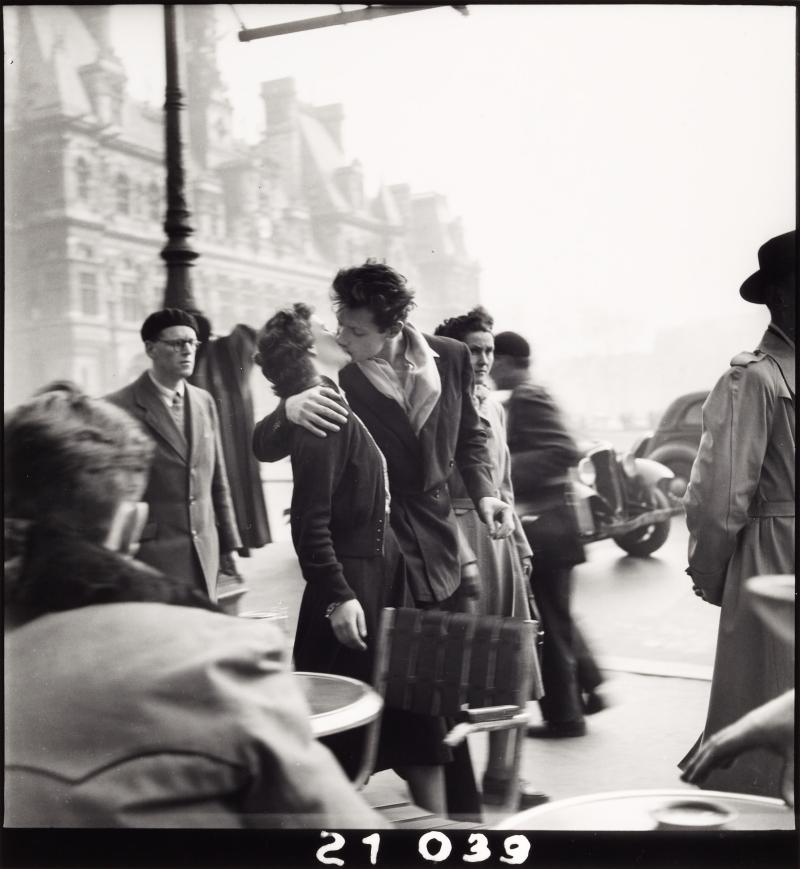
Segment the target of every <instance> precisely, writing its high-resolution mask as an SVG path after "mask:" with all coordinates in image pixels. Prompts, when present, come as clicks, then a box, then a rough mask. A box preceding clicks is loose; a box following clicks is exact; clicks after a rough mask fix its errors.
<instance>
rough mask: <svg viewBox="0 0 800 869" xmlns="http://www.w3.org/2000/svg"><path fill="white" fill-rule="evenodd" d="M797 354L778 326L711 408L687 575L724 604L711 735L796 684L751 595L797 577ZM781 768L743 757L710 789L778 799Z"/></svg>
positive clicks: (738, 363)
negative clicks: (759, 586)
mask: <svg viewBox="0 0 800 869" xmlns="http://www.w3.org/2000/svg"><path fill="white" fill-rule="evenodd" d="M794 463H795V351H794V343H793V342H792V341H790V340H789V339H788V338H787V337H786V336H785V335H784V334H783V333H782V332H781V331H780V330H778V329H776V328H775V327H774V326H772V325H771V326H770V328H769V329H768V330H767V332H766V333H765V335H764V337H763V338H762V340H761V343H760V344H759V346H758V348H757V349H756V351H755V352H754V353H740V354H738V355H737V356H736V357H734V358H733V359H732V360H731V368H730V369H729V370H728V371H727V372H726V373H725V374H724V375H723V376H722V377H721V378H720V380H719V382H718V383H717V385H716V386H715V387H714V389H713V390H712V391H711V394H710V395H709V397H708V399H707V400H706V402H705V404H704V405H703V436H702V440H701V442H700V449H699V452H698V454H697V459H696V460H695V463H694V466H693V468H692V474H691V479H690V482H689V488H688V490H687V493H686V497H685V507H686V524H687V525H688V527H689V535H690V536H689V568H688V571H687V572H688V573H689V575H690V576H691V577H692V579H693V581H694V583H695V585H696V586H698V587H699V588H700V589H701V590H702V591H703V593H704V597H705V599H706V600H707V601H709V602H710V603H713V604H717V605H720V606H721V607H722V612H721V615H720V624H719V636H718V639H717V653H716V660H715V664H714V677H713V681H712V686H711V698H710V703H709V710H708V718H707V720H706V726H705V731H704V736H710V735H711V734H713V733H715V732H716V731H717V730H719V729H720V728H721V727H724V726H726V725H727V724H730V723H731V722H732V721H734V720H736V719H737V718H739V717H740V716H741V715H743V714H744V713H746V712H748V711H749V710H750V709H753V708H755V707H756V706H759V705H761V704H762V703H765V702H766V701H767V700H770V699H772V698H773V697H776V696H777V695H778V694H781V693H783V692H784V691H786V690H787V689H789V688H791V687H793V685H794V661H793V655H792V653H791V650H790V649H788V648H787V647H786V645H785V644H782V643H781V642H780V641H779V639H778V638H776V637H774V636H772V635H771V634H770V633H769V632H768V631H766V630H765V629H764V626H763V624H762V622H761V621H760V620H759V618H758V616H757V614H756V613H755V612H754V611H753V608H752V605H751V602H750V598H749V597H748V596H747V595H745V594H744V583H745V581H746V580H747V579H749V578H750V577H752V576H757V575H764V574H786V573H789V574H792V573H794V513H795V491H794ZM778 768H779V762H778V761H777V760H775V758H773V757H772V756H771V755H769V754H767V753H766V752H751V753H749V754H747V755H744V756H743V757H741V758H740V759H739V760H737V762H736V764H735V765H734V766H733V767H731V768H730V769H729V770H719V771H716V772H714V773H712V775H711V776H710V777H709V779H708V781H707V783H706V785H705V786H706V787H709V788H717V789H722V790H740V791H745V792H748V793H764V794H770V795H775V796H777V795H778V794H779V790H778V782H779V776H778Z"/></svg>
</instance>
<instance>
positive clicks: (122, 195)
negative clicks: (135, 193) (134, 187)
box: [116, 172, 131, 214]
mask: <svg viewBox="0 0 800 869" xmlns="http://www.w3.org/2000/svg"><path fill="white" fill-rule="evenodd" d="M116 190H117V211H118V212H119V214H130V213H131V182H130V179H129V178H128V176H127V175H126V174H125V173H124V172H120V173H119V174H118V175H117V183H116Z"/></svg>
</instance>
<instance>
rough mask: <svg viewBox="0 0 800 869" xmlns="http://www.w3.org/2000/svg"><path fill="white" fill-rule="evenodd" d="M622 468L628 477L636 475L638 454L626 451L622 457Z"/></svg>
mask: <svg viewBox="0 0 800 869" xmlns="http://www.w3.org/2000/svg"><path fill="white" fill-rule="evenodd" d="M622 470H623V471H624V472H625V476H626V477H631V478H633V477H635V476H636V456H634V454H633V453H625V455H624V456H623V457H622Z"/></svg>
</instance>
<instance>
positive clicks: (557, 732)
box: [526, 719, 586, 739]
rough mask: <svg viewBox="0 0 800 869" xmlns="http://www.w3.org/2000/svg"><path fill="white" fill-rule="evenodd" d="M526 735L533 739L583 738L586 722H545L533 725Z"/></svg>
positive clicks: (580, 720)
mask: <svg viewBox="0 0 800 869" xmlns="http://www.w3.org/2000/svg"><path fill="white" fill-rule="evenodd" d="M526 735H527V736H530V737H532V738H534V739H565V738H567V737H570V736H585V735H586V722H585V721H583V720H582V719H579V720H577V721H545V722H544V724H533V725H531V726H530V727H529V728H528V729H527V731H526Z"/></svg>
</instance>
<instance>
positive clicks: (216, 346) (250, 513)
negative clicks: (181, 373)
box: [189, 323, 272, 555]
mask: <svg viewBox="0 0 800 869" xmlns="http://www.w3.org/2000/svg"><path fill="white" fill-rule="evenodd" d="M255 347H256V333H255V331H254V330H253V329H251V328H250V327H249V326H246V325H244V324H243V323H239V324H238V325H236V326H234V327H233V329H232V330H231V333H230V335H223V336H221V337H220V338H216V339H215V340H213V341H208V342H207V343H205V344H201V345H200V347H199V349H198V353H197V362H196V364H195V368H194V373H193V374H192V376H191V377H190V378H189V382H190V383H192V384H193V385H194V386H198V387H200V388H201V389H205V390H207V391H208V392H210V393H211V395H212V396H213V397H214V402H215V403H216V405H217V414H218V416H219V424H220V440H221V441H222V452H223V454H224V456H225V468H226V470H227V472H228V485H229V487H230V491H231V500H232V501H233V509H234V511H235V513H236V524H237V526H238V528H239V535H240V537H241V538H242V546H243V547H245V549H258V548H259V547H261V546H264V545H265V544H267V543H269V542H270V541H271V540H272V537H271V535H270V530H269V521H268V519H267V507H266V503H265V501H264V486H263V484H262V482H261V472H260V469H259V465H258V462H257V461H256V459H255V456H254V455H253V451H252V450H251V449H250V439H251V437H252V436H253V425H254V424H255V417H254V416H253V395H252V391H251V389H250V379H249V378H250V373H251V372H252V370H253V365H254V364H255V363H254V362H253V353H254V351H255ZM241 554H243V555H244V554H245V552H244V551H243V552H242V553H241Z"/></svg>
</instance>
